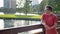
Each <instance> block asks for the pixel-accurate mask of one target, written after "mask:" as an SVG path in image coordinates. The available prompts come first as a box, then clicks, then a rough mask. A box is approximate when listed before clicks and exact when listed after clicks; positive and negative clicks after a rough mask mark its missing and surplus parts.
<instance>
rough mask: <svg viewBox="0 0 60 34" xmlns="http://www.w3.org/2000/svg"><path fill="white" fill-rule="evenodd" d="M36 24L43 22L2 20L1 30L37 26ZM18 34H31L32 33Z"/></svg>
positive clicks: (0, 22) (0, 21)
mask: <svg viewBox="0 0 60 34" xmlns="http://www.w3.org/2000/svg"><path fill="white" fill-rule="evenodd" d="M35 24H41V22H40V21H33V20H13V19H4V20H3V19H0V28H9V27H18V26H25V25H35ZM18 34H30V31H28V32H22V33H18Z"/></svg>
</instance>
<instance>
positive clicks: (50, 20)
mask: <svg viewBox="0 0 60 34" xmlns="http://www.w3.org/2000/svg"><path fill="white" fill-rule="evenodd" d="M42 20H44V22H45V23H46V25H48V26H53V25H54V23H57V16H56V15H55V14H50V15H48V14H46V13H44V14H43V15H42Z"/></svg>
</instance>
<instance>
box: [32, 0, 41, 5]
mask: <svg viewBox="0 0 60 34" xmlns="http://www.w3.org/2000/svg"><path fill="white" fill-rule="evenodd" d="M41 1H42V0H32V5H36V4H40V3H41Z"/></svg>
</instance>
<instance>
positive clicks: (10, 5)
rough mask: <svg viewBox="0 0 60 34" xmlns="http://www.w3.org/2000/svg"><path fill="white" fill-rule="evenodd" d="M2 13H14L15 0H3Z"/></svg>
mask: <svg viewBox="0 0 60 34" xmlns="http://www.w3.org/2000/svg"><path fill="white" fill-rule="evenodd" d="M4 8H5V11H4V13H15V12H16V0H4Z"/></svg>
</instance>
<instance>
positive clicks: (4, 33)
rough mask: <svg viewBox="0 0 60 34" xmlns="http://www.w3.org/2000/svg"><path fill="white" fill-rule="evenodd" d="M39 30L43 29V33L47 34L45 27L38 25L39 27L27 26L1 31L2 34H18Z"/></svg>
mask: <svg viewBox="0 0 60 34" xmlns="http://www.w3.org/2000/svg"><path fill="white" fill-rule="evenodd" d="M39 28H42V29H43V33H45V29H44V26H43V25H42V24H38V25H31V26H25V27H16V28H8V29H3V30H0V34H17V33H20V32H25V31H30V30H34V29H39Z"/></svg>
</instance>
